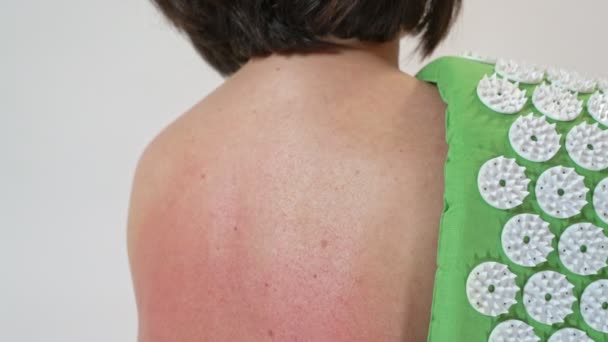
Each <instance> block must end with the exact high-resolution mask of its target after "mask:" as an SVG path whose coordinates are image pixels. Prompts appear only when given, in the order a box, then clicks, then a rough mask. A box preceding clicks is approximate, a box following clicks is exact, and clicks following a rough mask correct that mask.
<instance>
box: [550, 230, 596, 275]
mask: <svg viewBox="0 0 608 342" xmlns="http://www.w3.org/2000/svg"><path fill="white" fill-rule="evenodd" d="M557 248H558V250H559V258H560V260H561V261H562V264H564V266H566V268H567V269H568V270H570V271H571V272H572V273H576V274H580V275H585V276H586V275H592V274H597V273H598V272H599V271H600V270H601V269H602V268H604V267H606V266H608V264H606V260H607V259H608V237H606V235H604V231H603V230H602V228H600V227H596V226H594V225H593V224H591V223H589V222H583V223H575V224H573V225H571V226H569V227H568V228H566V230H565V231H564V233H563V234H562V236H561V237H560V239H559V245H558V247H557Z"/></svg>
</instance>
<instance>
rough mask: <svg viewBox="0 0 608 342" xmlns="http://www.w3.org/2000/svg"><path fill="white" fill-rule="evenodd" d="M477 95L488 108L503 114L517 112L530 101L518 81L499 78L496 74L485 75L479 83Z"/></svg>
mask: <svg viewBox="0 0 608 342" xmlns="http://www.w3.org/2000/svg"><path fill="white" fill-rule="evenodd" d="M477 96H479V99H480V100H481V102H482V103H483V104H484V105H486V106H487V107H488V108H490V109H492V110H493V111H495V112H498V113H502V114H515V113H517V112H519V111H520V110H522V108H524V105H525V104H526V102H527V101H528V98H527V97H526V91H525V90H521V89H519V84H518V83H511V82H509V80H507V79H504V78H498V77H496V74H493V75H492V76H491V77H488V75H484V76H483V78H482V79H481V81H479V84H478V85H477Z"/></svg>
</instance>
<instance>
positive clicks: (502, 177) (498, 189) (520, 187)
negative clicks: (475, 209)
mask: <svg viewBox="0 0 608 342" xmlns="http://www.w3.org/2000/svg"><path fill="white" fill-rule="evenodd" d="M525 170H526V168H525V167H523V166H519V165H517V163H516V162H515V159H512V158H505V157H503V156H500V157H496V158H493V159H490V160H488V161H487V162H485V163H484V164H483V165H482V166H481V168H480V169H479V174H478V176H477V185H478V187H479V192H480V193H481V197H483V199H484V200H485V201H486V202H488V204H490V205H491V206H493V207H495V208H498V209H512V208H515V207H517V206H518V205H520V204H522V203H523V201H524V199H525V198H526V196H528V194H529V192H528V191H527V188H528V183H530V179H528V178H527V177H526V174H525V173H524V171H525Z"/></svg>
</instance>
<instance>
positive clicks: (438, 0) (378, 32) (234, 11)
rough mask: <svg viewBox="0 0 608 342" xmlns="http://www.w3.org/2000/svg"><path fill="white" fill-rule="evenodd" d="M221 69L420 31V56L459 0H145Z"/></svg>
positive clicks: (440, 32) (440, 34) (436, 39)
mask: <svg viewBox="0 0 608 342" xmlns="http://www.w3.org/2000/svg"><path fill="white" fill-rule="evenodd" d="M152 1H153V2H154V3H155V4H156V6H157V7H158V8H159V9H160V10H161V11H162V12H163V13H164V14H165V16H166V17H167V18H168V19H169V20H170V21H171V22H172V23H173V24H174V25H175V26H176V27H177V28H178V30H180V31H183V32H185V33H186V34H187V36H188V37H189V39H190V41H191V42H192V44H193V45H194V47H195V49H196V50H197V51H198V53H199V54H200V55H201V56H202V57H203V58H204V59H205V60H206V61H207V62H208V63H210V64H211V65H212V66H213V67H214V68H215V69H217V70H218V71H219V72H220V73H221V74H223V75H229V74H232V73H234V72H235V71H236V70H238V69H239V68H240V66H241V65H243V64H244V63H245V62H247V61H248V60H249V59H250V58H251V57H257V56H266V55H268V54H270V53H273V52H277V53H285V52H306V51H311V50H317V49H322V48H325V47H330V46H332V44H330V43H327V42H324V41H323V40H322V38H323V37H327V36H330V35H332V36H335V37H338V38H343V39H348V38H355V39H359V40H361V41H368V42H386V41H389V40H391V39H393V38H395V37H396V36H397V35H398V34H399V33H400V32H401V31H402V30H403V31H405V32H407V33H408V34H411V35H414V36H420V43H419V45H418V50H421V51H422V56H424V57H426V56H428V55H429V54H431V53H432V52H433V50H434V49H435V48H436V47H437V45H438V44H439V43H440V42H441V41H442V40H443V38H444V37H445V36H446V34H447V32H448V30H449V28H450V27H451V24H452V22H453V20H454V18H455V17H456V15H457V14H458V12H459V10H460V7H461V1H462V0H152Z"/></svg>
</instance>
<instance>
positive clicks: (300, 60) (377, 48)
mask: <svg viewBox="0 0 608 342" xmlns="http://www.w3.org/2000/svg"><path fill="white" fill-rule="evenodd" d="M330 41H331V42H334V43H336V44H338V45H337V47H336V48H331V49H329V50H323V51H320V52H310V53H294V54H271V55H270V56H267V57H255V58H252V59H250V60H249V61H248V62H247V63H246V64H245V65H243V67H242V68H241V70H240V71H241V72H238V73H242V71H245V70H260V69H264V68H265V67H272V68H274V69H277V70H278V69H279V68H281V69H283V68H285V69H288V68H296V69H309V68H310V70H314V69H317V70H319V69H320V68H324V69H330V68H331V69H334V70H336V71H339V70H344V69H349V68H350V69H354V70H360V71H372V70H385V71H399V39H394V40H391V41H389V42H386V43H368V42H360V41H354V40H339V39H330ZM238 73H237V74H238Z"/></svg>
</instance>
